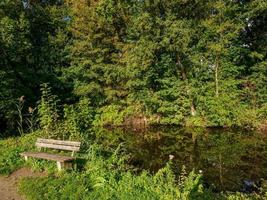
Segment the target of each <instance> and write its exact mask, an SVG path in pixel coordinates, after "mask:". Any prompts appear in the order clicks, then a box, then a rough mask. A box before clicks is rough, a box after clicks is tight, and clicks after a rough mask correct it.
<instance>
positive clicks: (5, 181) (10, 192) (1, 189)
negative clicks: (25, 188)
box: [0, 168, 45, 200]
mask: <svg viewBox="0 0 267 200" xmlns="http://www.w3.org/2000/svg"><path fill="white" fill-rule="evenodd" d="M44 175H45V173H39V172H32V171H31V170H30V169H28V168H21V169H19V170H17V171H15V172H13V173H12V174H11V175H9V176H7V177H4V176H0V199H1V200H23V198H22V197H21V195H19V193H18V189H17V184H18V181H19V179H20V178H23V177H39V176H44Z"/></svg>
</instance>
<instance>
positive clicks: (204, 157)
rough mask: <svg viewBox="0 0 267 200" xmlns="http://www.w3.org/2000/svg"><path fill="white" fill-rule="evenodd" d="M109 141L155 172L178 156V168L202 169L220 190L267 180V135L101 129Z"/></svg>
mask: <svg viewBox="0 0 267 200" xmlns="http://www.w3.org/2000/svg"><path fill="white" fill-rule="evenodd" d="M99 135H101V137H99V138H98V139H99V141H100V142H101V143H102V144H104V145H106V146H116V145H119V144H121V143H122V144H123V146H124V147H125V148H126V150H127V152H128V153H130V155H131V164H133V165H134V166H135V167H137V168H138V169H146V170H149V171H151V172H152V173H154V172H156V171H157V170H158V169H159V168H161V167H163V166H165V165H166V163H167V162H168V160H169V156H170V155H173V156H174V159H173V161H172V162H173V166H174V168H175V169H176V170H177V171H178V172H179V171H181V169H182V167H183V166H185V167H186V171H191V170H193V169H194V170H195V171H196V172H201V173H202V174H203V177H204V181H205V183H206V184H207V185H208V186H210V187H211V188H213V189H214V190H217V191H225V190H228V191H243V192H246V191H250V190H254V189H255V187H254V186H253V184H260V183H261V181H262V180H263V179H265V180H266V179H267V137H266V136H264V135H263V134H259V133H257V132H252V131H245V130H234V129H215V128H212V129H203V128H194V129H192V128H191V129H190V128H179V127H153V128H149V129H139V130H137V129H135V130H134V129H127V128H116V129H111V130H110V129H109V130H101V134H99Z"/></svg>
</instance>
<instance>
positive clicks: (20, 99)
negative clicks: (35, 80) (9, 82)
mask: <svg viewBox="0 0 267 200" xmlns="http://www.w3.org/2000/svg"><path fill="white" fill-rule="evenodd" d="M24 101H25V96H24V95H22V96H21V97H20V98H19V102H20V103H24Z"/></svg>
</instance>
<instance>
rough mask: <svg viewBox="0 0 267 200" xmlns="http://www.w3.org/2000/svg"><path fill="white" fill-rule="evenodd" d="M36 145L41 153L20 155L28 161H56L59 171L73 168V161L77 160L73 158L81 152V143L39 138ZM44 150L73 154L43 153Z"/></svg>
mask: <svg viewBox="0 0 267 200" xmlns="http://www.w3.org/2000/svg"><path fill="white" fill-rule="evenodd" d="M35 145H36V146H37V148H38V149H39V150H40V151H39V152H24V153H21V154H20V155H21V156H24V158H25V160H26V161H27V160H28V157H33V158H41V159H46V160H53V161H56V162H57V167H58V170H61V169H63V168H65V169H66V168H71V167H72V161H73V160H75V158H74V157H73V156H74V153H75V152H77V151H79V150H80V146H81V142H74V141H63V140H52V139H42V138H38V139H37V141H36V144H35ZM42 148H49V149H57V150H65V151H71V152H72V153H71V156H64V155H59V154H52V153H45V152H41V150H42Z"/></svg>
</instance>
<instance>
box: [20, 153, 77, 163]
mask: <svg viewBox="0 0 267 200" xmlns="http://www.w3.org/2000/svg"><path fill="white" fill-rule="evenodd" d="M20 155H21V156H29V157H33V158H41V159H46V160H53V161H58V162H67V161H72V160H74V159H75V158H73V157H70V156H62V155H57V154H49V153H43V152H24V153H21V154H20Z"/></svg>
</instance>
